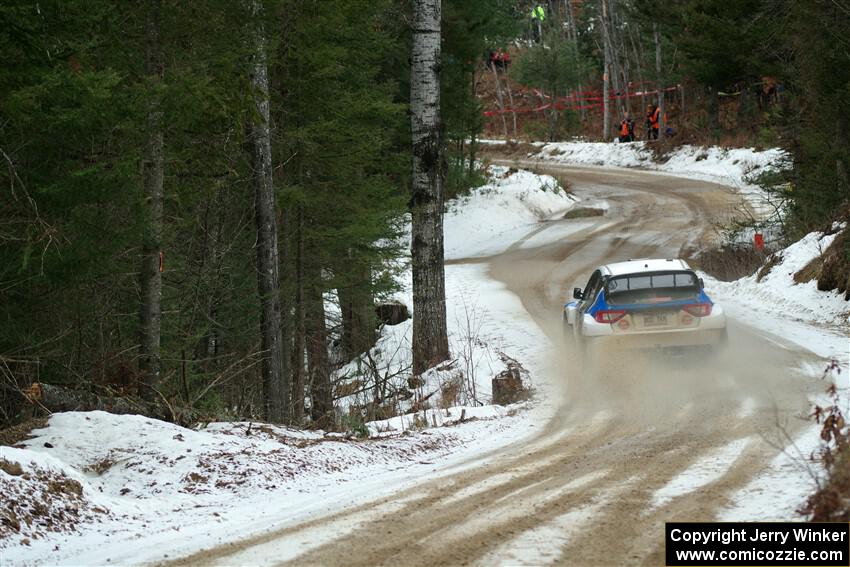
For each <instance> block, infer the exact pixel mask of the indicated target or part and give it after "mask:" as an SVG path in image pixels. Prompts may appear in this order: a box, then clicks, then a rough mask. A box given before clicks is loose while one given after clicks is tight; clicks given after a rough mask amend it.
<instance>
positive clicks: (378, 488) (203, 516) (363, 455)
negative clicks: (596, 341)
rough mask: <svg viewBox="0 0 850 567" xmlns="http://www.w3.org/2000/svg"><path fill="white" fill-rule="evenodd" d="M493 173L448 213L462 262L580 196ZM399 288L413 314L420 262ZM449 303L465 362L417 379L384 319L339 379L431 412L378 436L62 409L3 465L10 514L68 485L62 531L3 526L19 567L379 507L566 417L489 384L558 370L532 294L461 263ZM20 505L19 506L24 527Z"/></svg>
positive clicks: (453, 274) (196, 544) (59, 511)
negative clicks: (334, 508) (508, 399)
mask: <svg viewBox="0 0 850 567" xmlns="http://www.w3.org/2000/svg"><path fill="white" fill-rule="evenodd" d="M491 171H492V173H493V175H494V178H493V181H492V182H491V183H490V184H488V185H486V186H484V187H480V188H478V189H476V190H474V191H472V193H471V194H470V195H469V196H467V197H464V198H462V199H461V200H458V201H455V202H451V203H449V204H448V213H447V215H446V249H447V251H450V254H449V257H450V258H453V259H455V260H458V259H460V258H462V257H465V256H479V255H483V254H493V253H496V252H499V251H501V250H505V249H507V248H508V247H509V246H510V245H512V244H513V243H514V241H515V240H516V239H518V238H519V237H520V236H522V235H524V234H525V233H526V232H528V231H529V230H530V229H531V228H532V226H531V225H532V224H533V223H535V222H537V221H539V220H541V219H545V218H548V217H549V216H552V215H554V214H557V213H558V212H562V211H564V210H565V209H566V208H568V207H570V206H571V205H572V204H573V203H574V202H575V199H574V198H573V197H572V196H570V195H568V194H567V193H566V192H564V191H563V190H562V189H561V188H560V187H558V185H557V183H556V182H555V180H554V179H553V178H551V177H548V176H539V175H534V174H531V173H528V172H512V171H509V170H508V169H505V168H493V169H492V170H491ZM400 281H401V284H402V287H403V291H402V292H401V293H400V294H399V295H398V299H400V300H402V301H403V302H404V303H405V304H407V305H408V306H412V294H411V275H410V271H409V269H408V270H407V271H406V272H404V273H403V274H402V275H401V280H400ZM446 295H447V322H448V325H449V335H450V336H449V340H450V344H451V350H452V352H453V353H454V354H455V357H456V358H455V359H454V360H453V361H450V362H449V364H444V365H441V366H440V367H438V368H435V369H431V370H430V371H428V372H426V373H425V374H424V376H423V380H422V381H421V382H420V383H418V384H412V383H410V382H409V381H408V379H409V378H410V377H411V372H410V367H411V351H410V336H411V332H412V328H411V321H409V320H408V321H406V322H404V323H402V324H400V325H395V326H385V327H384V328H383V329H382V332H381V336H380V339H379V341H378V343H377V345H376V346H375V348H373V349H372V350H371V351H370V352H369V353H368V355H367V356H364V357H361V358H360V359H359V360H358V361H354V362H352V363H350V364H349V365H347V366H345V367H344V368H343V369H341V370H340V371H339V373H338V375H337V377H340V376H346V377H347V380H346V382H347V383H348V385H353V386H356V385H357V384H356V382H357V381H358V380H360V381H361V386H362V385H364V384H368V382H367V381H368V380H369V378H368V376H369V375H370V373H372V372H375V371H377V372H378V374H379V375H380V376H381V377H382V378H386V379H388V381H389V383H390V384H391V387H393V388H397V389H398V390H408V391H409V393H410V396H409V397H407V398H403V397H402V398H397V401H396V402H395V403H396V404H397V408H396V409H398V410H402V411H407V410H410V409H411V408H412V407H413V404H417V406H416V407H417V412H416V413H414V414H410V415H405V416H402V417H394V418H390V419H384V420H379V421H373V422H368V423H361V424H360V425H359V428H358V429H355V430H356V431H359V432H361V433H362V432H363V429H365V430H366V431H367V432H368V434H369V435H370V436H371V437H372V438H371V439H364V440H359V439H341V438H340V437H341V436H340V435H339V434H325V433H324V432H321V431H318V432H304V431H297V430H292V429H287V428H284V427H277V426H272V425H268V424H251V423H211V424H209V425H208V426H206V427H204V428H200V429H197V430H192V429H186V428H182V427H179V426H176V425H174V424H170V423H165V422H162V421H157V420H155V419H150V418H145V417H142V416H132V415H131V416H127V415H124V416H118V415H112V414H108V413H104V412H86V413H79V412H72V413H62V414H56V415H54V416H52V417H51V418H50V421H49V424H48V427H47V428H46V429H42V430H37V431H35V432H34V434H35V437H34V438H33V439H30V440H28V441H26V442H25V443H23V444H21V445H20V446H19V448H14V449H13V448H8V447H0V459H3V460H2V461H0V464H2V463H5V462H8V463H10V464H9V465H8V466H6V465H3V466H0V502H3V505H4V508H3V510H5V509H7V508H10V505H11V503H15V502H27V495H30V494H38V490H40V489H41V488H44V487H50V486H57V485H56V483H57V482H59V483H64V484H61V485H60V486H65V487H67V489H63V490H62V491H60V492H59V493H58V494H55V495H53V496H52V500H51V504H50V506H51V508H50V510H49V511H48V515H49V516H50V517H52V518H53V520H52V522H53V524H52V525H53V526H55V527H56V530H55V531H51V529H50V528H49V527H47V528H46V527H43V526H41V525H40V524H35V523H34V524H33V526H34V527H32V528H30V527H29V526H27V527H25V528H24V527H21V525H18V529H14V528H11V525H12V524H13V522H11V521H9V519H8V518H7V520H3V518H2V517H0V522H3V525H4V526H6V528H8V529H5V530H4V531H0V553H2V554H3V558H4V560H10V561H13V562H15V563H36V564H37V563H49V564H55V563H57V562H62V563H73V564H105V563H111V564H120V563H142V562H152V561H160V560H162V559H164V558H166V557H167V556H165V557H164V556H163V553H162V550H164V549H167V550H168V551H169V552H170V553H172V554H175V553H188V552H191V551H194V550H197V549H199V548H201V547H205V546H206V547H209V546H213V545H220V544H221V543H222V542H224V541H229V540H232V539H238V538H240V537H245V536H250V535H253V534H257V533H259V532H262V531H263V530H267V529H269V528H270V526H275V525H278V526H279V525H282V524H285V523H286V522H288V521H291V519H293V518H298V519H299V520H303V519H304V518H305V517H307V516H309V515H310V514H316V515H318V514H321V513H325V512H326V511H327V510H328V508H329V506H330V504H329V503H337V504H335V505H338V503H340V502H346V503H350V504H352V505H353V504H355V503H357V502H362V501H366V500H368V499H374V498H376V497H377V496H378V495H380V494H382V493H389V492H390V491H392V490H397V489H398V487H399V486H404V485H408V484H413V483H415V482H417V481H418V480H420V479H421V478H422V477H423V476H429V477H433V476H434V474H435V467H434V465H433V462H434V461H439V462H440V466H441V468H440V470H446V469H447V468H448V467H449V466H451V465H453V464H460V463H462V462H466V461H467V460H468V459H469V457H470V456H471V455H473V454H478V453H479V452H482V451H488V450H493V449H495V448H497V447H500V446H503V445H504V444H506V443H510V442H514V441H517V440H520V439H523V438H524V437H526V436H528V435H531V434H533V433H534V432H535V429H534V425H535V423H540V422H541V421H545V420H546V419H548V417H549V415H550V414H551V413H552V403H553V402H550V401H548V399H547V396H546V392H542V395H541V401H540V402H536V403H535V404H516V405H514V406H507V407H501V406H494V405H491V397H492V396H491V392H490V381H491V378H492V377H493V376H494V375H496V374H497V373H498V372H500V371H501V370H503V369H504V368H505V362H504V361H505V360H506V358H505V357H506V356H507V357H511V358H513V359H516V360H518V361H520V362H522V363H523V365H524V366H525V368H526V369H527V371H528V374H527V375H526V376H525V378H526V379H527V380H528V382H529V383H530V378H531V377H532V376H534V375H536V374H539V373H541V372H543V371H544V370H545V369H544V368H543V364H544V362H543V361H545V360H546V356H545V350H546V348H547V345H548V341H547V340H546V338H545V337H544V336H543V335H542V332H541V331H540V329H539V328H538V327H537V325H536V324H535V323H534V321H532V320H531V319H530V317H529V316H528V315H526V314H525V311H524V309H523V308H522V304H521V303H520V301H519V299H518V298H516V297H515V296H514V295H513V294H511V293H510V292H508V291H507V290H506V289H505V288H504V286H503V285H502V284H500V283H498V282H495V281H493V280H491V279H490V278H489V277H488V274H487V268H486V265H485V264H480V263H475V262H474V261H473V262H472V263H462V262H453V263H450V264H449V265H447V266H446ZM453 382H454V383H455V384H452V383H453ZM447 385H448V386H449V388H448V389H446V386H447ZM455 386H456V387H455ZM540 387H541V388H545V387H546V385H545V384H541V385H540ZM358 396H360V397H358ZM369 396H371V394H368V395H365V394H355V393H353V394H351V395H350V396H349V397H347V398H345V399H344V400H343V408H344V409H345V410H348V409H350V408H352V407H353V406H362V404H363V403H365V402H367V401H368V400H367V399H364V398H368V397H369ZM520 409H522V410H523V411H518V410H520ZM435 425H437V426H442V427H434V426H435ZM353 429H354V428H353ZM13 463H14V465H17V466H20V468H21V474H16V473H18V470H17V468H16V466H14V465H13ZM6 469H9V470H11V471H12V473H15V474H10V473H8V472H4V471H6ZM24 474H27V476H26V477H25V476H24ZM51 483H52V484H51ZM21 506H22V505H18V508H14V509H15V510H21V511H22V512H21V513H20V514H18V517H21V518H23V517H26V516H25V514H26V511H25V510H24V509H23V508H22V507H21ZM72 511H73V512H72ZM141 537H144V542H145V544H144V545H143V546H141V545H139V543H138V541H139V538H141ZM25 540H26V541H25Z"/></svg>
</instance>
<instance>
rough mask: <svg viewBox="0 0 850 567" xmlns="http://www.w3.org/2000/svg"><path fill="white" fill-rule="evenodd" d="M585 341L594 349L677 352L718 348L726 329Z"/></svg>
mask: <svg viewBox="0 0 850 567" xmlns="http://www.w3.org/2000/svg"><path fill="white" fill-rule="evenodd" d="M585 340H587V342H588V343H592V344H593V347H594V348H601V349H606V350H607V349H618V350H621V349H626V350H632V349H638V350H679V349H682V348H685V347H713V346H720V345H722V344H723V343H724V342H725V340H726V329H725V328H721V329H700V330H694V331H669V332H658V333H634V334H629V335H608V336H598V337H593V338H590V337H586V338H585Z"/></svg>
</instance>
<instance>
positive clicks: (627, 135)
mask: <svg viewBox="0 0 850 567" xmlns="http://www.w3.org/2000/svg"><path fill="white" fill-rule="evenodd" d="M634 141H635V121H634V120H632V117H631V116H630V115H629V113H628V112H625V113H624V114H623V120H622V121H621V122H620V142H634Z"/></svg>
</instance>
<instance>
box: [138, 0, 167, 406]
mask: <svg viewBox="0 0 850 567" xmlns="http://www.w3.org/2000/svg"><path fill="white" fill-rule="evenodd" d="M161 9H162V5H161V2H160V1H158V0H157V1H155V2H151V3H150V4H149V5H148V6H147V7H146V14H145V75H146V79H147V82H148V84H147V87H148V102H147V108H146V111H145V122H146V130H147V131H146V133H145V137H146V140H145V150H144V159H143V161H142V185H143V190H144V211H145V212H144V214H145V233H144V236H143V242H142V267H141V274H140V284H141V304H140V313H139V315H140V320H141V352H140V357H139V370H140V371H141V374H142V386H143V388H142V392H141V393H142V396H143V397H145V398H147V399H153V398H154V397H155V396H154V394H155V391H156V389H157V388H158V387H159V381H160V374H161V372H162V364H161V357H160V336H161V332H160V330H161V322H162V259H163V258H162V193H163V176H164V171H163V169H164V165H163V133H162V108H161V104H160V97H161V93H160V88H161V84H162V77H163V55H162V44H161V38H160V10H161Z"/></svg>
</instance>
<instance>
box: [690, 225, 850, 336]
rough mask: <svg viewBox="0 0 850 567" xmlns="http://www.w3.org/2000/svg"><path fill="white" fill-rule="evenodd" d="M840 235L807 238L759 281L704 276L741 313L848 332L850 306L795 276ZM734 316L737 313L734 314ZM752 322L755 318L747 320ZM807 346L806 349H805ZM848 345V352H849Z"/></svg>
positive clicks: (837, 295)
mask: <svg viewBox="0 0 850 567" xmlns="http://www.w3.org/2000/svg"><path fill="white" fill-rule="evenodd" d="M836 236H838V233H834V234H830V235H826V234H824V233H822V232H812V233H810V234H807V235H806V236H805V237H803V238H802V239H801V240H799V241H798V242H796V243H794V244H792V245H791V246H789V247H788V248H785V249H784V250H781V251H779V252H777V253H776V254H775V256H774V257H775V258H779V259H780V260H779V261H778V262H777V263H776V264H775V265H774V266H773V267H772V268H770V270H769V271H768V272H767V274H766V275H764V274H763V277H762V278H761V280H759V276H758V274H752V275H750V276H747V277H745V278H741V279H739V280H736V281H733V282H721V281H718V280H715V279H714V278H712V277H710V276H708V275H704V277H705V280H706V282H707V284H706V285H707V286H708V287H709V289H710V291H711V293H712V294H713V295H714V296H716V297H717V298H718V299H719V300H720V301H722V302H723V303H724V305H726V304H730V305H734V306H735V307H737V308H738V310H739V311H741V310H746V311H749V312H757V313H764V314H781V315H782V316H784V317H786V318H790V319H793V320H796V321H801V322H805V323H810V324H816V325H824V324H825V325H829V326H832V327H834V328H836V329H839V330H840V329H844V330H845V331H846V329H847V326H848V324H850V303H848V302H847V301H845V300H844V296H843V294H841V293H838V292H836V291H819V290H818V289H817V282H816V281H814V280H813V281H810V282H805V283H796V282H795V281H794V274H796V273H797V272H799V271H800V270H801V269H802V268H804V267H805V266H806V265H807V264H808V263H809V262H811V261H812V260H813V259H815V258H817V257H818V256H820V255H821V254H822V253H823V251H824V250H826V248H827V247H829V245H830V244H832V241H833V240H834V239H835V238H836ZM733 316H734V313H733ZM746 319H747V320H749V319H753V318H752V317H748V318H746ZM804 346H807V345H804ZM846 346H847V345H846V343H845V350H846Z"/></svg>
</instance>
